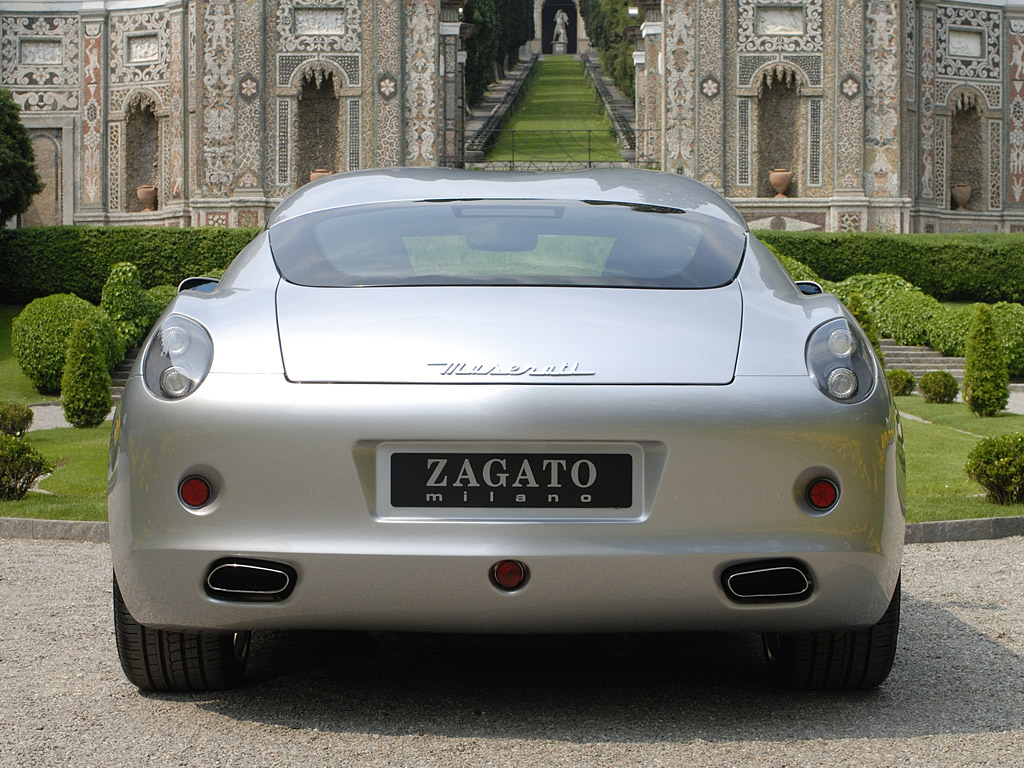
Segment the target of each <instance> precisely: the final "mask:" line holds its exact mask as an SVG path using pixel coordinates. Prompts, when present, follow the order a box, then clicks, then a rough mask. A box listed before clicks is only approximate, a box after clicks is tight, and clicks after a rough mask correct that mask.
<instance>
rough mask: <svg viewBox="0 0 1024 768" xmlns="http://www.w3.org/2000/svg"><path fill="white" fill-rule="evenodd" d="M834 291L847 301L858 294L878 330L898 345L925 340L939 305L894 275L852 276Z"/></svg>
mask: <svg viewBox="0 0 1024 768" xmlns="http://www.w3.org/2000/svg"><path fill="white" fill-rule="evenodd" d="M833 291H834V293H835V294H836V295H837V296H838V297H839V298H840V299H842V301H843V302H844V303H846V304H849V302H850V301H851V299H852V298H853V296H854V295H855V294H860V295H861V296H862V297H863V302H864V305H865V310H866V312H867V314H869V315H870V316H871V318H872V320H873V322H874V323H875V325H876V327H877V329H878V332H879V333H880V334H882V335H883V336H886V337H888V338H890V339H895V340H896V341H897V342H898V343H899V344H908V345H912V346H913V345H918V344H924V343H925V342H927V340H928V333H927V328H928V325H929V322H930V320H931V317H932V315H934V314H935V313H936V312H938V311H939V310H940V308H941V305H940V304H939V302H938V301H936V300H935V299H933V298H932V297H931V296H927V295H926V294H924V293H922V292H921V291H919V290H917V289H916V288H915V287H914V286H913V285H911V284H910V283H908V282H907V281H906V280H904V279H903V278H900V277H897V276H896V275H854V276H853V277H850V278H847V279H846V280H843V282H841V283H839V284H838V285H836V286H834V288H833Z"/></svg>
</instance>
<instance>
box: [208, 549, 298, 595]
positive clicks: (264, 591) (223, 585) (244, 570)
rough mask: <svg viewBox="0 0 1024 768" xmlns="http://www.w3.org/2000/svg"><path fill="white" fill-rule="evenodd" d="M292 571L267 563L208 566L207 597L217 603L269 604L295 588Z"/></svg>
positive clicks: (225, 561) (222, 562)
mask: <svg viewBox="0 0 1024 768" xmlns="http://www.w3.org/2000/svg"><path fill="white" fill-rule="evenodd" d="M295 579H296V574H295V569H294V568H292V567H291V566H289V565H283V564H281V563H272V562H269V561H266V560H249V559H243V558H225V559H222V560H218V561H217V562H215V563H214V564H213V565H211V566H210V570H209V572H208V573H207V574H206V594H208V595H209V596H210V597H213V598H216V599H217V600H231V601H234V602H272V601H275V600H284V599H285V598H286V597H288V595H290V594H291V593H292V590H293V589H294V588H295Z"/></svg>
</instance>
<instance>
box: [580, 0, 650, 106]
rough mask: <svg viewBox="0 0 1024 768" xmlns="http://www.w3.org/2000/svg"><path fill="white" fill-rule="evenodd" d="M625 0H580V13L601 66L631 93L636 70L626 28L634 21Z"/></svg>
mask: <svg viewBox="0 0 1024 768" xmlns="http://www.w3.org/2000/svg"><path fill="white" fill-rule="evenodd" d="M629 5H630V3H629V2H627V1H626V0H582V1H581V2H580V13H581V14H582V16H583V20H584V21H585V22H586V25H587V36H588V37H589V38H590V42H591V44H592V45H593V46H594V47H595V48H596V49H597V52H598V56H599V57H600V59H601V69H603V70H604V71H605V73H606V74H607V75H608V76H609V77H610V78H611V79H612V80H613V81H614V82H615V85H617V86H618V87H619V90H621V91H622V92H623V93H624V94H626V95H627V96H630V97H632V96H633V85H634V79H635V74H636V70H635V69H634V66H633V41H632V40H631V39H630V38H629V35H628V34H627V32H626V28H627V27H629V26H630V25H631V24H635V23H636V22H635V21H634V20H632V19H630V16H629Z"/></svg>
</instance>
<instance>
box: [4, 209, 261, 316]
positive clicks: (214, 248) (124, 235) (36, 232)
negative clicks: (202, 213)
mask: <svg viewBox="0 0 1024 768" xmlns="http://www.w3.org/2000/svg"><path fill="white" fill-rule="evenodd" d="M258 234H259V230H258V229H254V228H244V229H242V228H239V229H234V228H231V227H181V228H176V227H88V226H74V227H24V228H22V229H11V230H4V229H0V275H3V276H4V279H3V281H2V282H0V302H6V303H10V304H27V303H28V302H30V301H32V299H36V298H39V297H40V296H47V295H49V294H51V293H74V294H76V295H78V296H81V297H82V298H84V299H88V300H89V301H92V302H98V301H99V300H100V297H101V295H102V291H103V284H104V283H105V282H106V280H107V276H108V275H109V274H110V268H111V267H112V266H113V265H114V264H117V263H118V262H121V261H130V262H132V263H133V264H134V265H135V266H136V267H138V270H139V279H140V280H141V281H142V285H143V287H145V288H148V287H150V286H154V285H163V284H172V285H177V284H178V283H179V282H181V281H182V280H183V279H184V278H186V277H191V276H193V275H204V274H207V273H208V272H209V271H210V270H212V269H218V268H222V267H226V266H227V265H228V264H230V263H231V260H232V259H234V257H235V255H236V254H238V252H239V251H240V250H242V248H244V247H245V246H246V244H247V243H249V242H250V241H251V240H252V239H253V238H254V237H256V236H257V235H258Z"/></svg>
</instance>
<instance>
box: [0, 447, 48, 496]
mask: <svg viewBox="0 0 1024 768" xmlns="http://www.w3.org/2000/svg"><path fill="white" fill-rule="evenodd" d="M52 471H53V467H52V465H51V464H50V462H48V461H47V460H46V459H44V458H43V456H42V454H40V453H39V451H37V450H36V449H35V448H33V447H32V446H31V445H29V444H28V443H26V442H25V441H24V440H20V439H18V438H17V437H13V436H11V435H0V501H17V500H18V499H20V498H23V497H24V496H25V494H26V493H28V489H29V488H31V487H32V484H33V483H34V482H35V481H36V480H38V479H39V477H40V476H41V475H45V474H46V473H47V472H52Z"/></svg>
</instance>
